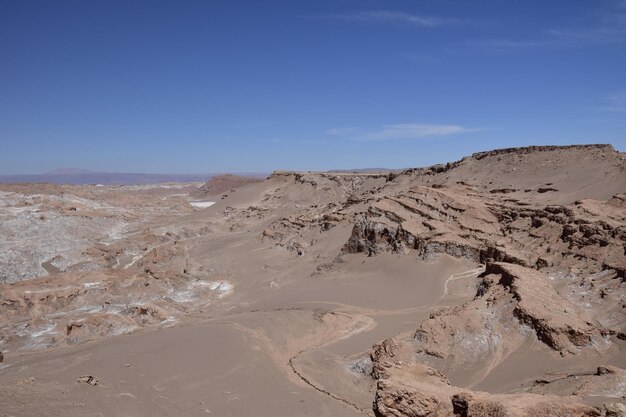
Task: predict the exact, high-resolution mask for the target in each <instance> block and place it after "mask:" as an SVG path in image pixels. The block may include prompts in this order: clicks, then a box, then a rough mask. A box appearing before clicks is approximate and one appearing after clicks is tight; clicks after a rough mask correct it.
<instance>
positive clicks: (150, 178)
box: [0, 168, 266, 185]
mask: <svg viewBox="0 0 626 417" xmlns="http://www.w3.org/2000/svg"><path fill="white" fill-rule="evenodd" d="M216 175H219V174H218V173H212V174H146V173H124V172H97V171H90V170H86V169H77V168H59V169H55V170H53V171H49V172H45V173H43V174H31V175H0V183H30V182H49V183H53V184H76V185H81V184H103V185H106V184H122V185H129V184H156V183H161V182H205V181H208V180H209V179H211V178H213V177H214V176H216ZM238 175H241V176H250V177H265V176H266V174H264V173H243V174H238Z"/></svg>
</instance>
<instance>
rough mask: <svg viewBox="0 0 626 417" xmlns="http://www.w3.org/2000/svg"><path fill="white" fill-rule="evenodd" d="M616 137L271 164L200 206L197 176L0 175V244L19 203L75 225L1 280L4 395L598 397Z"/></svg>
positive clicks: (182, 410)
mask: <svg viewBox="0 0 626 417" xmlns="http://www.w3.org/2000/svg"><path fill="white" fill-rule="evenodd" d="M624 160H625V158H624V156H623V155H622V154H619V153H617V152H615V151H614V150H612V148H610V147H572V148H539V149H522V150H513V151H502V152H496V153H492V154H480V155H475V156H473V157H470V158H466V159H464V160H463V161H460V162H457V163H455V164H451V165H449V166H447V167H431V168H428V169H420V170H411V171H407V172H404V173H399V174H398V173H392V174H386V173H358V174H350V173H333V174H315V173H309V174H298V173H276V174H274V175H273V176H272V177H271V178H269V179H268V180H266V181H264V182H260V183H253V184H247V185H243V186H241V187H240V188H237V191H236V192H231V191H230V190H228V191H226V192H225V194H222V195H217V196H215V198H214V200H215V204H214V205H213V206H211V207H209V208H206V209H193V208H192V207H190V206H189V205H188V204H187V199H189V198H191V199H193V196H190V195H189V194H194V193H195V191H193V189H188V188H176V189H172V188H158V187H157V188H141V187H135V188H123V187H122V188H119V187H118V188H115V187H111V188H109V187H105V188H104V189H96V188H95V187H92V188H90V187H64V188H62V190H63V195H62V197H60V198H59V197H58V196H60V195H61V194H60V190H61V188H59V186H41V185H35V186H32V189H29V188H28V186H24V185H20V186H19V187H17V186H4V188H2V190H3V192H4V193H5V194H3V198H4V199H5V201H8V202H10V204H9V205H5V206H4V207H6V208H3V210H5V212H0V214H2V215H3V216H5V217H3V218H4V219H5V221H4V223H3V227H4V228H5V230H6V231H7V233H10V234H11V236H13V237H12V238H11V239H12V240H10V239H7V241H6V242H4V244H5V245H7V247H9V246H10V245H12V244H13V245H22V246H23V247H24V248H29V246H28V244H29V243H28V242H30V241H27V240H21V239H20V238H21V236H20V230H18V229H17V227H16V228H13V229H12V228H11V227H13V224H14V223H13V222H16V221H17V220H20V221H21V222H22V223H20V224H23V221H24V219H27V218H30V217H28V216H31V217H32V222H33V225H34V226H33V227H35V228H36V227H39V226H38V225H39V223H37V222H41V221H46V222H50V223H49V224H50V227H53V226H54V227H58V230H59V232H58V233H59V237H60V238H62V237H63V235H62V233H69V234H70V236H69V238H72V237H74V245H70V246H71V247H64V246H63V247H62V246H59V247H58V248H57V247H54V248H53V249H54V250H53V249H50V248H48V247H45V248H44V247H43V246H44V244H43V243H41V242H43V241H39V242H40V243H37V240H33V241H32V242H34V243H31V246H30V248H31V252H30V254H29V252H28V251H26V250H24V251H23V252H20V256H21V257H22V258H19V259H18V258H15V259H18V260H19V261H20V262H23V265H24V267H23V268H22V269H20V271H25V272H24V274H25V277H27V278H30V277H32V276H36V272H32V271H36V268H35V267H38V266H40V265H42V266H43V264H45V265H46V266H45V267H44V268H45V271H40V275H44V274H45V273H46V272H47V273H48V274H50V275H48V276H43V277H40V278H34V279H28V280H21V281H19V282H15V283H7V284H3V285H2V287H1V290H0V306H2V308H1V309H0V319H1V320H2V323H3V324H2V325H0V331H1V333H0V334H1V336H2V337H1V338H0V350H2V352H3V355H4V361H3V363H1V364H0V415H3V416H39V415H58V416H72V415H77V416H78V415H80V416H90V415H94V416H96V415H132V416H142V415H146V416H147V415H149V416H160V415H163V416H172V415H190V416H192V415H207V414H212V415H219V416H228V415H231V416H270V415H271V416H304V415H316V416H320V415H326V416H336V415H342V416H344V415H345V416H350V415H374V412H376V413H378V415H381V416H392V415H393V416H421V415H452V414H453V413H455V412H457V414H459V413H461V414H459V415H463V414H462V413H465V414H464V415H475V416H477V415H500V414H497V413H500V412H501V413H508V414H509V415H565V414H568V413H569V414H571V415H607V416H608V415H610V413H609V411H610V410H613V409H617V410H618V409H619V407H620V405H619V404H620V403H624V395H626V391H625V390H626V375H625V372H624V371H623V369H621V368H625V367H626V363H625V359H626V357H625V356H624V353H623V352H624V349H625V348H626V346H625V342H624V341H623V340H621V339H623V335H624V331H625V330H626V329H625V327H626V322H625V320H624V312H623V303H624V296H625V292H624V287H623V285H624V263H623V262H624V252H623V247H624V246H623V245H624V242H625V241H626V237H625V236H626V231H625V230H624V227H625V226H624V225H625V223H626V222H625V219H626V211H625V210H626V205H625V204H624V201H625V199H624V197H623V194H620V192H622V193H623V192H624V191H626V175H625V174H624ZM530 166H534V167H535V168H534V169H533V170H532V172H531V171H529V167H530ZM513 168H515V170H513ZM602 181H608V182H607V183H606V186H605V187H598V186H597V184H598V183H601V182H602ZM459 182H463V183H459ZM548 183H549V185H547V184H548ZM594 184H596V185H594ZM544 188H552V189H553V190H551V191H545V190H544ZM181 190H182V191H181ZM185 194H186V195H185ZM614 195H615V196H614ZM75 197H79V200H77V199H76V198H75ZM591 198H593V199H597V200H590V199H591ZM576 200H582V201H576ZM24 202H27V203H28V204H31V206H27V207H32V210H31V208H28V209H26V210H24V209H22V208H19V207H23V205H24V204H25V203H24ZM72 207H74V209H71V208H72ZM0 208H2V207H0ZM29 210H31V211H29ZM40 216H44V217H46V220H40V219H39V217H40ZM98 219H107V220H106V221H103V222H101V223H94V222H98V221H100V220H98ZM83 220H85V221H86V223H85V224H90V222H91V223H92V224H101V226H102V230H101V232H100V231H99V232H98V233H102V234H103V235H95V236H94V235H93V234H94V233H93V231H92V232H91V236H90V235H89V233H88V232H86V231H85V230H83V229H82V228H81V227H84V226H82V224H83V223H81V222H82V221H83ZM87 220H88V221H87ZM55 222H56V223H55ZM15 224H17V223H15ZM68 225H69V226H71V227H68ZM111 225H113V226H115V225H122V226H123V227H121V226H120V233H119V234H117V235H116V234H110V233H109V234H106V231H107V227H112V226H111ZM116 227H117V226H116ZM22 230H24V229H22ZM28 230H30V229H28ZM35 230H36V229H35ZM50 230H53V229H50ZM54 230H57V229H54ZM29 233H30V232H29ZM0 243H2V242H0ZM22 246H20V247H22ZM44 249H46V250H44ZM48 249H50V250H48ZM57 249H58V250H57ZM55 250H56V251H57V252H55ZM368 255H369V256H368ZM31 264H33V265H35V267H33V268H30V269H29V267H28V265H31ZM485 265H486V267H485ZM7 271H9V272H7V274H10V273H11V272H10V271H13V269H10V268H7ZM57 271H58V272H57ZM29 274H30V275H29ZM33 274H34V275H33ZM7 277H8V278H9V279H6V281H9V282H10V281H14V280H15V279H10V278H11V276H9V275H7ZM383 341H384V342H383ZM600 368H601V369H602V370H598V369H600ZM89 376H91V377H93V378H88V377H89ZM82 377H85V378H82ZM79 381H81V382H79ZM96 381H97V385H94V384H95V383H96ZM537 381H540V382H537ZM486 392H489V393H491V394H487V393H486ZM372 403H374V405H372ZM611 407H613V408H611ZM616 407H617V408H616ZM463 410H465V411H463ZM481 410H482V411H481ZM489 410H491V411H489ZM611 412H612V411H611ZM481 413H482V414H481ZM594 413H596V414H594ZM616 415H618V414H616Z"/></svg>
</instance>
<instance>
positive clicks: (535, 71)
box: [0, 0, 626, 174]
mask: <svg viewBox="0 0 626 417" xmlns="http://www.w3.org/2000/svg"><path fill="white" fill-rule="evenodd" d="M573 143H611V144H613V145H614V146H615V147H616V148H617V149H619V150H621V151H626V1H625V0H561V1H557V0H550V1H545V0H542V1H532V0H520V1H513V0H510V1H502V0H492V1H467V0H437V1H433V0H427V1H418V0H412V1H403V0H328V1H326V0H315V1H296V0H284V1H272V0H266V1H258V0H254V1H252V0H251V1H238V0H225V1H220V0H213V1H211V0H203V1H191V0H185V1H174V0H172V1H157V0H150V1H134V0H124V1H112V0H107V1H90V0H86V1H84V0H76V1H66V0H54V1H50V0H45V1H32V0H0V173H1V174H20V173H40V172H44V171H47V170H51V169H54V168H59V167H77V168H86V169H94V170H105V171H122V172H163V173H194V172H218V171H238V172H242V171H250V172H261V171H263V172H265V171H271V170H274V169H300V170H305V169H332V168H362V167H390V168H399V167H412V166H423V165H428V164H432V163H437V162H445V161H449V160H454V159H458V158H459V157H461V156H463V155H466V154H469V153H472V152H475V151H479V150H486V149H491V148H500V147H509V146H524V145H541V144H573Z"/></svg>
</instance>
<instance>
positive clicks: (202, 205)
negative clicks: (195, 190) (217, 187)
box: [189, 201, 215, 208]
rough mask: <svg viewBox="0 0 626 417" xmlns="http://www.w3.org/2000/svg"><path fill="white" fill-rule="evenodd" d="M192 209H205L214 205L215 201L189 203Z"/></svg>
mask: <svg viewBox="0 0 626 417" xmlns="http://www.w3.org/2000/svg"><path fill="white" fill-rule="evenodd" d="M189 204H191V206H192V207H198V208H207V207H211V206H212V205H213V204H215V201H190V202H189Z"/></svg>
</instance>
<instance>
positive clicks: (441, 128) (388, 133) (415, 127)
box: [327, 123, 479, 141]
mask: <svg viewBox="0 0 626 417" xmlns="http://www.w3.org/2000/svg"><path fill="white" fill-rule="evenodd" d="M478 130H479V129H469V128H466V127H463V126H459V125H443V124H419V123H401V124H389V125H383V126H382V127H381V128H380V129H373V130H364V129H355V128H334V129H330V130H328V131H327V133H328V134H329V135H331V136H337V137H343V138H348V139H351V140H357V141H382V140H394V139H425V138H433V137H442V136H450V135H456V134H460V133H469V132H475V131H478Z"/></svg>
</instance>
